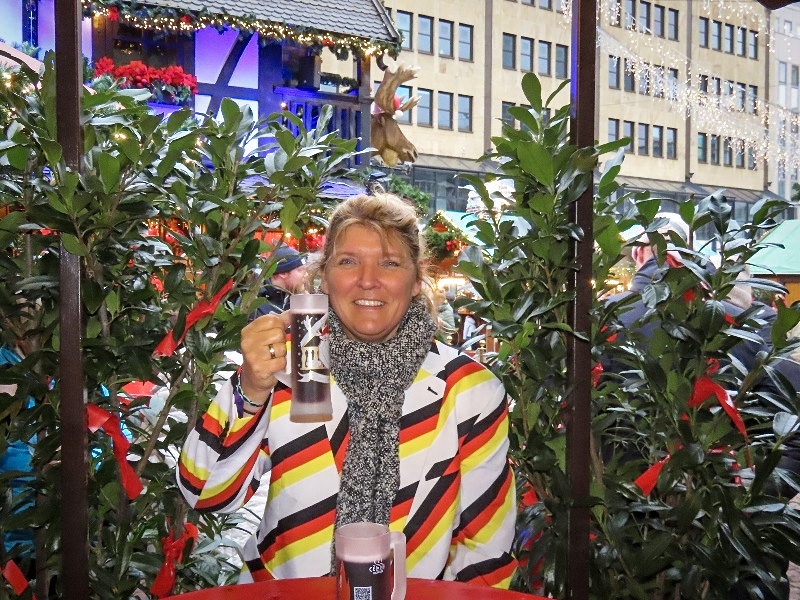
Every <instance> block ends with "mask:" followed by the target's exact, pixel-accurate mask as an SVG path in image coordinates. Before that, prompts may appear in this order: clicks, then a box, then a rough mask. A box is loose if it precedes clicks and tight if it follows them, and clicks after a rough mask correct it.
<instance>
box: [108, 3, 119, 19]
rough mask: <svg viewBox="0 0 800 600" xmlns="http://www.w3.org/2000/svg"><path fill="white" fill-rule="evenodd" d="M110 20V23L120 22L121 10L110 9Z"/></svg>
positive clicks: (112, 7)
mask: <svg viewBox="0 0 800 600" xmlns="http://www.w3.org/2000/svg"><path fill="white" fill-rule="evenodd" d="M108 19H109V21H119V9H118V8H117V7H116V6H109V7H108Z"/></svg>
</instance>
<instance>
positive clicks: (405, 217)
mask: <svg viewBox="0 0 800 600" xmlns="http://www.w3.org/2000/svg"><path fill="white" fill-rule="evenodd" d="M351 225H361V226H362V227H366V228H368V229H371V230H373V231H375V232H377V233H378V234H379V235H380V236H381V239H382V240H383V241H384V243H386V240H387V239H388V237H389V236H392V235H393V236H397V239H398V240H399V241H400V242H401V243H402V244H403V246H405V247H406V248H407V249H408V252H409V255H410V257H411V261H412V262H413V263H414V267H415V269H416V274H417V281H418V282H420V283H421V284H423V285H422V289H423V290H426V288H427V289H428V290H429V289H430V288H431V286H430V282H429V279H428V277H427V273H426V272H425V267H424V263H425V261H426V258H427V255H426V250H427V249H426V246H425V240H424V238H423V236H422V234H421V232H420V229H419V224H418V222H417V213H416V211H415V210H414V208H413V207H412V206H410V205H409V204H407V203H406V202H405V201H403V200H402V199H401V198H400V197H399V196H396V195H394V194H390V193H388V192H381V193H377V194H374V195H369V194H359V195H358V196H351V197H350V198H348V199H347V200H345V201H344V202H342V203H341V204H340V205H339V206H337V207H336V208H335V209H334V211H333V213H332V214H331V218H330V224H329V225H328V231H327V233H326V235H325V245H324V246H323V248H322V253H321V254H320V255H317V256H315V257H314V259H315V260H314V261H313V265H312V266H313V268H314V269H315V270H316V271H317V272H318V273H323V272H324V271H325V268H326V267H327V264H328V261H329V260H330V258H331V256H333V252H334V248H335V246H336V242H337V240H338V239H339V237H340V236H341V235H342V233H343V232H344V231H345V230H346V229H347V228H348V227H350V226H351ZM421 295H422V296H424V298H425V301H426V304H427V306H428V309H429V310H431V312H432V309H433V304H432V302H431V299H430V297H429V293H428V292H427V291H426V292H423V293H421Z"/></svg>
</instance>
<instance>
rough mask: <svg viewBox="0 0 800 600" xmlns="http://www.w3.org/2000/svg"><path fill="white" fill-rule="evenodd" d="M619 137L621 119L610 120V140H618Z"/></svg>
mask: <svg viewBox="0 0 800 600" xmlns="http://www.w3.org/2000/svg"><path fill="white" fill-rule="evenodd" d="M618 139H619V119H609V120H608V141H609V142H616V141H617V140H618Z"/></svg>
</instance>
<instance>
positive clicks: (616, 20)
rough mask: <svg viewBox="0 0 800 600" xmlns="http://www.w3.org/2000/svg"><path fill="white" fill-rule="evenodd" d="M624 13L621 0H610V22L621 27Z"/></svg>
mask: <svg viewBox="0 0 800 600" xmlns="http://www.w3.org/2000/svg"><path fill="white" fill-rule="evenodd" d="M621 15H622V5H621V0H609V2H608V24H609V25H614V26H615V27H619V26H620V25H621V23H622V21H621V19H620V17H621Z"/></svg>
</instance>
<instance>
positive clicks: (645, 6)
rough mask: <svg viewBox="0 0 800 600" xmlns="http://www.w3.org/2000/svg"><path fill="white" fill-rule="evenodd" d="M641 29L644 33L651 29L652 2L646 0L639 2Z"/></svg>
mask: <svg viewBox="0 0 800 600" xmlns="http://www.w3.org/2000/svg"><path fill="white" fill-rule="evenodd" d="M639 31H641V32H643V33H647V32H649V31H650V3H649V2H644V0H642V1H641V2H639Z"/></svg>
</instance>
